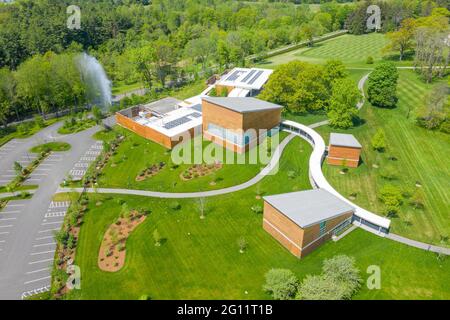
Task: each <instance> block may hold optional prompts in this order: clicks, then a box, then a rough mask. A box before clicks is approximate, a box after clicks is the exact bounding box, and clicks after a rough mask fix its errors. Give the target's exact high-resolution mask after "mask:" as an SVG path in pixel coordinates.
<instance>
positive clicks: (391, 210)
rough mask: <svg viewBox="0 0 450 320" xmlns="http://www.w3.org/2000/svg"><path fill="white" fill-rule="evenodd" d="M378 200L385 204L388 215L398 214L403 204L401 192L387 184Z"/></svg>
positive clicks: (380, 192)
mask: <svg viewBox="0 0 450 320" xmlns="http://www.w3.org/2000/svg"><path fill="white" fill-rule="evenodd" d="M378 198H379V199H380V200H381V202H383V203H384V205H385V210H386V214H388V215H393V214H396V213H397V212H398V210H399V208H400V205H401V204H402V202H403V196H402V192H401V190H400V189H399V188H398V187H396V186H394V185H392V184H385V185H384V186H383V187H382V188H381V189H380V191H379V194H378Z"/></svg>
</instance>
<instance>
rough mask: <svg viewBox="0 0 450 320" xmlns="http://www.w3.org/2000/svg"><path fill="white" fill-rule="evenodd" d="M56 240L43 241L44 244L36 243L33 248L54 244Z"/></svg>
mask: <svg viewBox="0 0 450 320" xmlns="http://www.w3.org/2000/svg"><path fill="white" fill-rule="evenodd" d="M55 244H56V242H49V243H43V244H35V245H34V246H33V248H39V247H45V246H53V245H55Z"/></svg>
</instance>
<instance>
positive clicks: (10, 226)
mask: <svg viewBox="0 0 450 320" xmlns="http://www.w3.org/2000/svg"><path fill="white" fill-rule="evenodd" d="M12 227H14V226H13V225H12V224H9V225H6V226H0V228H12Z"/></svg>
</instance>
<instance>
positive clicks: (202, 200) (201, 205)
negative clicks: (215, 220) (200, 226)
mask: <svg viewBox="0 0 450 320" xmlns="http://www.w3.org/2000/svg"><path fill="white" fill-rule="evenodd" d="M197 206H198V211H199V212H200V219H205V218H206V216H205V209H206V199H205V198H204V197H201V198H198V202H197Z"/></svg>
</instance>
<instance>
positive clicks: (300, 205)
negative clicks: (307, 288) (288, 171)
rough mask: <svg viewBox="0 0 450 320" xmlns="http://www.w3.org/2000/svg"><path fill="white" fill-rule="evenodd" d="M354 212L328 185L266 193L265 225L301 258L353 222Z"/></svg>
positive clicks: (276, 237)
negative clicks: (288, 191)
mask: <svg viewBox="0 0 450 320" xmlns="http://www.w3.org/2000/svg"><path fill="white" fill-rule="evenodd" d="M354 212H355V209H354V208H353V207H352V206H350V205H349V204H348V203H346V202H344V201H342V200H341V199H339V198H337V197H336V196H334V195H332V194H331V193H329V192H328V191H326V190H324V189H315V190H307V191H300V192H290V193H284V194H279V195H272V196H266V197H264V218H263V228H264V230H266V231H267V232H268V233H270V234H271V235H272V236H273V237H274V238H275V239H276V240H277V241H278V242H280V243H281V244H282V245H283V246H284V247H285V248H286V249H288V250H289V251H290V252H291V253H292V254H293V255H295V256H296V257H298V258H301V257H304V256H305V255H307V254H308V253H310V252H311V251H313V250H314V249H316V248H317V247H318V246H320V245H321V244H323V243H324V242H325V241H327V240H329V239H330V238H331V237H332V235H333V234H335V233H337V232H339V231H340V230H342V229H343V228H344V227H346V226H347V225H349V224H350V223H351V221H352V217H353V214H354Z"/></svg>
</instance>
